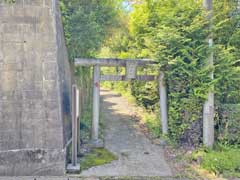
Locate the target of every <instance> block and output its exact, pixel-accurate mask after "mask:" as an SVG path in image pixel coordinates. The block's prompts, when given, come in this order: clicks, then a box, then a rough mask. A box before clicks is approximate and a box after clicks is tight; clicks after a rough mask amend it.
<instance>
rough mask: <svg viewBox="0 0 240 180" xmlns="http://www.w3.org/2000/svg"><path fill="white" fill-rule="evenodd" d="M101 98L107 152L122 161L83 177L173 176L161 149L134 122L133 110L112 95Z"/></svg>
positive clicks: (126, 103)
mask: <svg viewBox="0 0 240 180" xmlns="http://www.w3.org/2000/svg"><path fill="white" fill-rule="evenodd" d="M101 98H102V104H101V105H102V106H101V111H102V113H103V117H104V126H105V130H104V132H105V134H104V141H105V148H106V149H108V150H109V151H111V152H112V153H114V154H115V155H117V156H118V158H119V159H118V160H116V161H113V162H112V163H110V164H106V165H102V166H97V167H92V168H90V169H88V170H85V171H83V172H82V173H81V176H162V177H166V176H171V175H172V172H171V169H170V167H169V165H168V163H167V162H166V161H165V159H164V150H163V149H162V147H160V146H157V145H154V144H152V143H151V141H150V140H148V139H147V138H146V137H145V136H144V134H143V133H142V132H141V131H140V130H139V128H138V126H137V125H135V124H134V121H132V120H131V114H133V112H134V106H132V105H129V104H128V102H127V100H126V99H124V98H123V97H121V96H119V95H117V94H115V93H113V92H111V91H106V90H102V91H101Z"/></svg>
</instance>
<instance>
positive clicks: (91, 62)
mask: <svg viewBox="0 0 240 180" xmlns="http://www.w3.org/2000/svg"><path fill="white" fill-rule="evenodd" d="M148 65H157V63H156V62H154V61H151V60H146V59H125V60H123V59H113V58H111V59H91V58H90V59H89V58H77V59H75V66H93V112H92V113H93V116H92V117H93V118H92V131H91V141H92V143H93V145H94V146H97V145H98V144H99V110H100V81H130V80H138V81H155V80H158V81H159V96H160V101H159V103H160V114H161V117H160V119H161V124H162V133H163V134H167V133H168V115H167V93H166V86H165V83H164V74H163V73H162V72H160V74H159V75H137V68H138V67H146V66H148ZM102 66H105V67H125V68H126V74H125V75H101V74H100V68H101V67H102ZM72 94H73V103H72V106H73V114H72V164H71V167H72V168H73V167H79V165H77V164H76V162H77V143H78V140H77V139H78V131H79V130H78V128H77V127H78V123H79V122H78V121H77V117H78V113H77V112H78V104H79V103H78V90H77V87H76V85H74V86H73V91H72ZM74 109H75V110H74Z"/></svg>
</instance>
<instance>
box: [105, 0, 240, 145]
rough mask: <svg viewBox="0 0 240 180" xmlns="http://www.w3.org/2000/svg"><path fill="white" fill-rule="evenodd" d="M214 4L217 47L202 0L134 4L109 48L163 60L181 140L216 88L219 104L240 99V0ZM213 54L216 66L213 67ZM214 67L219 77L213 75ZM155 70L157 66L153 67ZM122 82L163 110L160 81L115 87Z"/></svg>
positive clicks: (173, 125)
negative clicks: (210, 40)
mask: <svg viewBox="0 0 240 180" xmlns="http://www.w3.org/2000/svg"><path fill="white" fill-rule="evenodd" d="M214 2H215V4H214V18H213V28H212V33H213V38H214V48H212V49H209V47H208V42H207V41H206V39H207V38H208V36H209V34H210V29H209V28H208V26H209V23H210V22H207V21H206V16H207V14H206V12H205V11H204V10H203V8H202V1H201V0H198V1H196V0H181V1H178V0H161V1H155V0H143V1H142V3H137V4H135V5H134V6H133V10H132V11H131V12H130V13H129V15H128V18H125V19H129V23H128V24H124V25H123V28H122V29H121V30H120V31H116V33H115V36H114V37H112V38H111V39H109V40H108V41H107V43H106V47H105V48H104V50H105V51H104V52H105V55H106V54H108V55H110V56H117V57H120V58H127V57H128V58H129V57H130V58H146V57H147V58H152V59H155V60H156V61H157V62H159V65H160V69H161V71H163V72H164V73H165V74H166V83H167V86H168V111H169V130H170V137H171V138H172V139H175V140H176V141H179V139H180V138H181V136H182V135H183V134H184V132H185V131H186V130H187V129H191V128H192V127H193V126H192V125H193V122H195V121H202V106H203V102H204V101H205V99H206V95H207V93H208V91H209V89H210V88H212V87H213V86H214V91H215V102H216V103H220V104H225V103H234V104H236V103H239V102H240V92H239V90H240V67H239V64H240V63H239V57H240V56H239V55H240V54H239V51H238V48H239V47H240V46H239V45H240V44H239V41H238V40H237V39H239V38H240V29H239V19H240V16H239V13H238V9H237V2H236V1H214ZM107 48H109V49H108V51H106V49H107ZM211 52H214V69H211V68H210V67H209V66H208V65H207V62H208V57H209V54H210V53H211ZM103 55H104V53H103ZM212 70H214V80H211V79H210V78H209V72H210V71H212ZM142 72H144V70H142ZM153 72H156V70H148V73H153ZM121 86H123V87H128V88H126V89H130V90H131V92H132V95H133V96H135V97H136V99H137V101H138V103H139V104H141V105H143V106H145V107H146V108H148V109H151V110H155V111H158V104H157V103H158V98H159V97H158V92H157V84H156V83H146V84H145V83H139V82H137V83H129V84H124V83H119V84H116V83H114V87H115V88H118V89H121V88H120V87H121ZM216 120H217V117H216ZM199 133H201V132H199ZM198 143H200V142H198Z"/></svg>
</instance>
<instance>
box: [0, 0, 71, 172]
mask: <svg viewBox="0 0 240 180" xmlns="http://www.w3.org/2000/svg"><path fill="white" fill-rule="evenodd" d="M70 92H71V71H70V66H69V63H68V59H67V51H66V47H65V41H64V36H63V28H62V22H61V15H60V10H59V6H58V0H16V1H15V2H14V3H13V4H9V3H6V2H5V1H4V0H0V176H20V175H21V176H28V175H63V174H64V173H65V166H66V146H67V144H68V142H69V140H70V137H71V112H70V111H71V110H70V97H71V96H70Z"/></svg>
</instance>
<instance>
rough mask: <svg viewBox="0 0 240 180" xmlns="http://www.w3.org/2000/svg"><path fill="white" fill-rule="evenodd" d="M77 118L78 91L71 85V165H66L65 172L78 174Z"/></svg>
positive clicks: (75, 86)
mask: <svg viewBox="0 0 240 180" xmlns="http://www.w3.org/2000/svg"><path fill="white" fill-rule="evenodd" d="M78 116H79V91H78V89H77V85H76V84H74V85H72V163H71V164H68V166H67V171H68V172H70V173H73V172H79V171H80V164H79V163H78V162H77V151H78V131H79V128H78V127H79V125H78Z"/></svg>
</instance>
